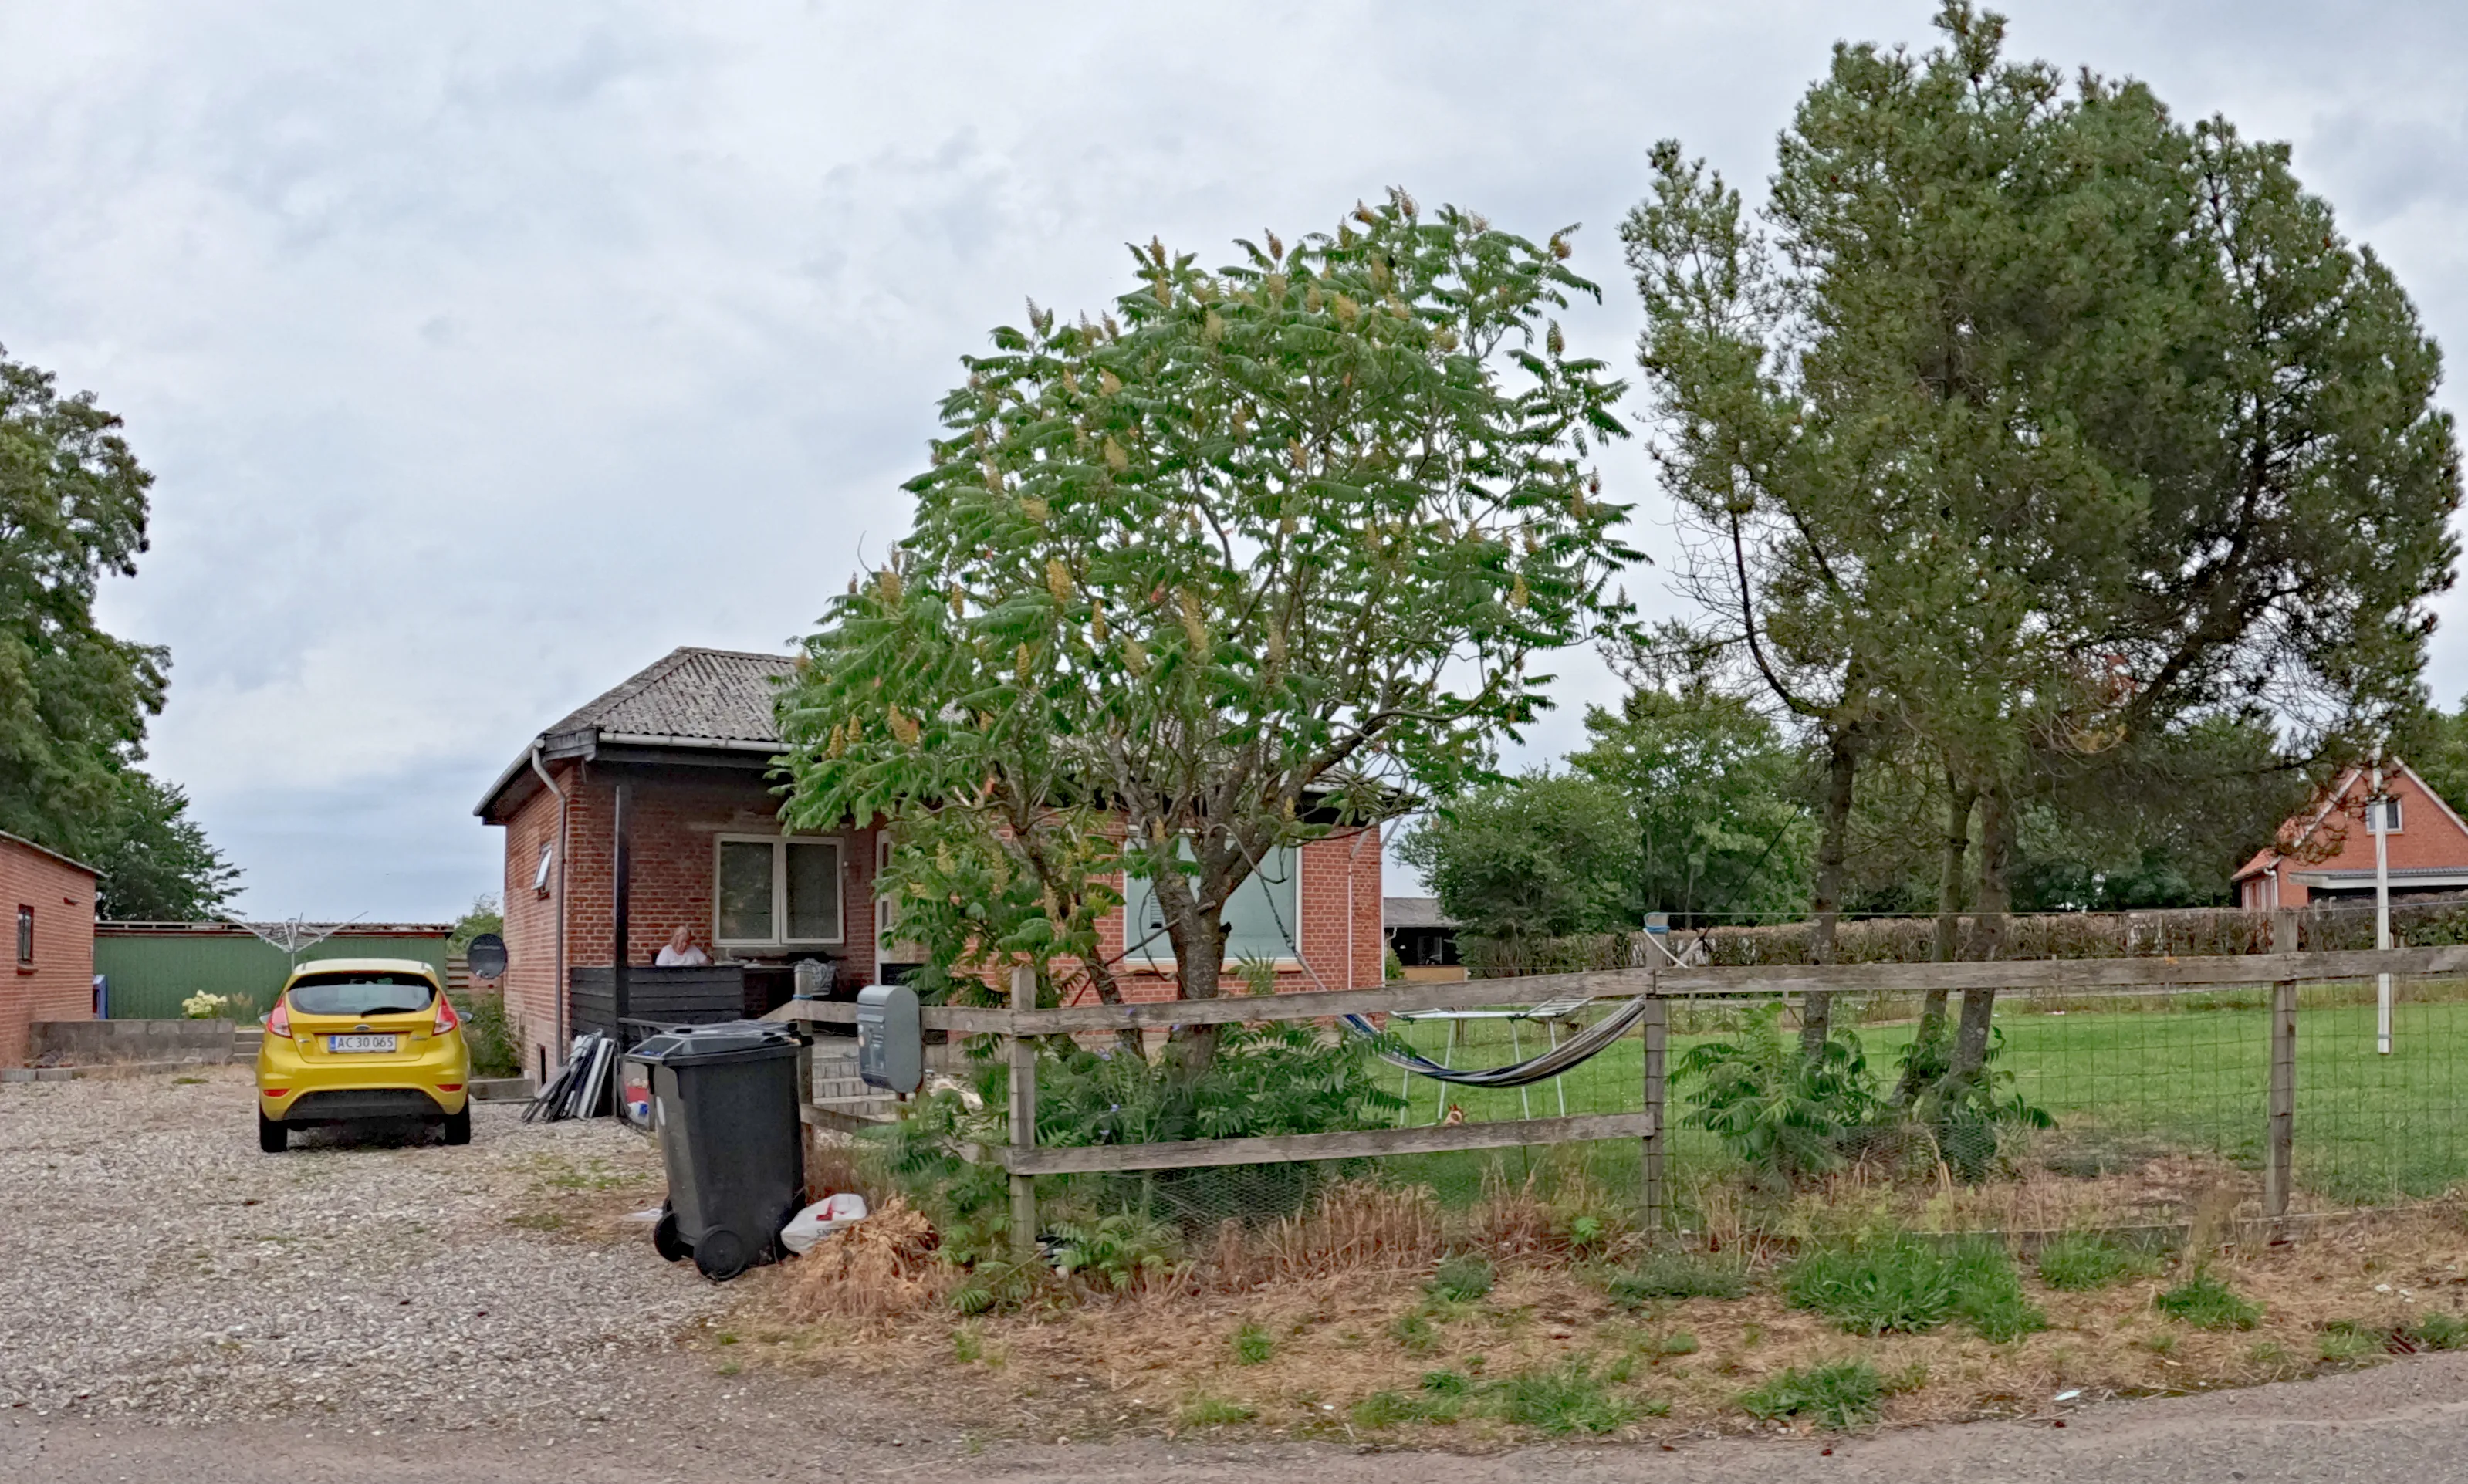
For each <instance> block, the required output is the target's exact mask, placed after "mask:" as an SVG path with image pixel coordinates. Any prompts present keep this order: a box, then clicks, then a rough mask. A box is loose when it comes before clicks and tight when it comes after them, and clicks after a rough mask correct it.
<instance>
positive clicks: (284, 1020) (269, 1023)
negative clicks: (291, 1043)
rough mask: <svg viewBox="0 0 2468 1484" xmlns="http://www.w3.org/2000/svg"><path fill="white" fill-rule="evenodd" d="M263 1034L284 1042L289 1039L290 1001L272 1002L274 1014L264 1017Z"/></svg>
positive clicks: (285, 999) (286, 999)
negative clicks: (281, 1039)
mask: <svg viewBox="0 0 2468 1484" xmlns="http://www.w3.org/2000/svg"><path fill="white" fill-rule="evenodd" d="M265 1034H266V1035H268V1036H280V1037H282V1038H283V1039H286V1040H288V1039H291V1001H290V1000H289V999H288V998H283V999H278V1000H276V1001H275V1002H274V1014H272V1015H270V1016H266V1017H265Z"/></svg>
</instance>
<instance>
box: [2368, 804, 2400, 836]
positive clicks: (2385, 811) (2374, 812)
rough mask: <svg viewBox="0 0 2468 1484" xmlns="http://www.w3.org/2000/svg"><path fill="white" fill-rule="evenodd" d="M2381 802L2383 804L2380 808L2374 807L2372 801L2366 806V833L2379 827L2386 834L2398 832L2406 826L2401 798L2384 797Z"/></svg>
mask: <svg viewBox="0 0 2468 1484" xmlns="http://www.w3.org/2000/svg"><path fill="white" fill-rule="evenodd" d="M2379 802H2380V803H2381V805H2382V807H2381V808H2380V809H2376V808H2374V807H2373V805H2372V804H2370V803H2369V804H2367V805H2366V806H2365V830H2366V833H2372V832H2373V831H2375V830H2377V829H2379V830H2381V831H2382V833H2385V834H2398V833H2400V832H2401V830H2402V829H2403V828H2404V822H2403V820H2402V817H2401V814H2400V810H2399V800H2397V799H2383V800H2381V801H2379Z"/></svg>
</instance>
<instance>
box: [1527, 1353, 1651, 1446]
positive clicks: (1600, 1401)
mask: <svg viewBox="0 0 2468 1484" xmlns="http://www.w3.org/2000/svg"><path fill="white" fill-rule="evenodd" d="M1606 1380H1607V1378H1604V1377H1598V1376H1596V1375H1594V1373H1593V1369H1592V1367H1590V1366H1588V1364H1587V1363H1586V1362H1585V1361H1583V1360H1571V1361H1569V1362H1568V1363H1567V1364H1566V1365H1565V1366H1560V1367H1557V1368H1554V1369H1547V1370H1532V1371H1520V1372H1519V1373H1518V1374H1516V1375H1514V1376H1510V1377H1507V1378H1505V1379H1503V1380H1501V1381H1499V1382H1497V1388H1498V1390H1497V1395H1498V1398H1499V1414H1500V1415H1501V1416H1502V1417H1504V1418H1506V1419H1507V1420H1508V1421H1510V1422H1513V1423H1516V1424H1518V1425H1519V1426H1520V1427H1532V1428H1534V1429H1535V1430H1536V1431H1538V1432H1547V1433H1552V1434H1554V1435H1558V1436H1566V1435H1567V1434H1569V1433H1575V1432H1615V1431H1617V1430H1619V1429H1620V1428H1621V1427H1626V1426H1627V1425H1628V1424H1630V1423H1632V1422H1634V1421H1635V1420H1636V1419H1637V1417H1638V1416H1639V1415H1640V1413H1642V1412H1643V1410H1644V1407H1643V1406H1642V1405H1641V1404H1639V1403H1637V1402H1636V1401H1635V1400H1634V1399H1633V1398H1630V1397H1623V1396H1620V1395H1617V1394H1616V1393H1614V1392H1612V1391H1611V1388H1610V1387H1609V1386H1608V1385H1606V1384H1605V1381H1606Z"/></svg>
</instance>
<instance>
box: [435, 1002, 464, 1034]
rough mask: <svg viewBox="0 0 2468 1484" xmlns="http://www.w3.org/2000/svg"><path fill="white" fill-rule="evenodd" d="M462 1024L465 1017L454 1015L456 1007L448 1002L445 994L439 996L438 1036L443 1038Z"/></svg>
mask: <svg viewBox="0 0 2468 1484" xmlns="http://www.w3.org/2000/svg"><path fill="white" fill-rule="evenodd" d="M462 1023H463V1017H462V1016H458V1015H456V1014H455V1013H454V1007H453V1006H452V1005H449V1004H447V1003H446V996H445V995H443V994H440V995H438V996H437V1034H438V1035H440V1036H443V1035H445V1034H446V1032H448V1031H450V1030H452V1029H454V1028H455V1027H456V1026H458V1025H461V1024H462Z"/></svg>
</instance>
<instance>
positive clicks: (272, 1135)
mask: <svg viewBox="0 0 2468 1484" xmlns="http://www.w3.org/2000/svg"><path fill="white" fill-rule="evenodd" d="M257 1147H258V1148H260V1149H262V1150H263V1151H265V1152H266V1153H269V1154H280V1153H283V1152H284V1151H285V1150H286V1149H289V1148H290V1147H291V1130H288V1129H286V1128H285V1127H283V1120H282V1119H280V1118H268V1117H266V1116H265V1109H263V1108H259V1109H258V1110H257Z"/></svg>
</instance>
